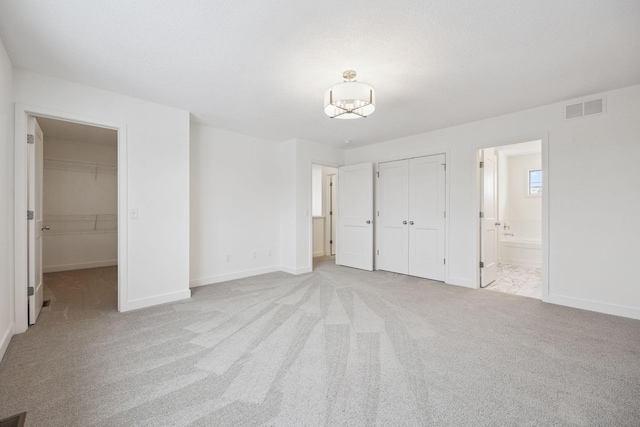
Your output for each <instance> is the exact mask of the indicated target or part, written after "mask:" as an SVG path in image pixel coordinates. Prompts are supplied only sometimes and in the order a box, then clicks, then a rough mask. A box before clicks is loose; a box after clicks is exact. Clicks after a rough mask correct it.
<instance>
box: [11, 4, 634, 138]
mask: <svg viewBox="0 0 640 427" xmlns="http://www.w3.org/2000/svg"><path fill="white" fill-rule="evenodd" d="M0 37H2V40H3V41H4V43H5V46H6V48H7V50H8V52H9V55H10V57H11V60H12V62H13V64H14V66H16V67H18V68H24V69H28V70H32V71H36V72H39V73H43V74H48V75H52V76H57V77H60V78H63V79H67V80H71V81H75V82H79V83H83V84H87V85H91V86H95V87H99V88H103V89H107V90H112V91H115V92H120V93H123V94H127V95H131V96H135V97H139V98H143V99H147V100H150V101H155V102H158V103H162V104H166V105H170V106H174V107H177V108H182V109H186V110H189V111H191V113H192V117H193V119H192V120H193V121H196V122H200V123H207V124H210V125H213V126H216V127H220V128H224V129H228V130H234V131H237V132H241V133H245V134H250V135H255V136H260V137H264V138H269V139H274V140H285V139H289V138H294V137H297V138H305V139H309V140H312V141H317V142H322V143H327V144H331V145H335V146H344V145H343V144H342V142H341V141H343V140H345V139H349V140H352V144H351V145H349V147H355V146H361V145H365V144H370V143H374V142H379V141H384V140H388V139H393V138H398V137H402V136H407V135H412V134H417V133H421V132H425V131H429V130H433V129H439V128H442V127H446V126H451V125H455V124H460V123H465V122H469V121H473V120H478V119H482V118H486V117H491V116H496V115H500V114H504V113H508V112H513V111H517V110H522V109H526V108H531V107H535V106H539V105H544V104H548V103H552V102H557V101H563V100H568V99H571V98H576V97H580V96H584V95H588V94H592V93H595V92H600V91H606V90H610V89H614V88H618V87H623V86H628V85H631V84H636V83H640V1H638V0H610V1H604V0H563V1H558V0H532V1H506V0H505V1H477V0H464V1H461V0H447V1H428V0H396V1H394V2H391V1H388V0H384V1H383V0H367V1H363V0H351V1H346V2H345V1H336V0H323V1H322V2H302V1H299V0H271V1H261V0H247V1H237V0H233V1H230V0H217V1H210V0H191V1H181V0H173V1H169V0H164V1H160V0H136V1H130V0H108V1H107V0H103V1H86V0H65V1H59V0H40V1H38V2H32V1H24V0H3V1H0ZM346 69H355V70H356V71H357V72H358V79H359V80H360V81H363V82H365V83H369V84H371V85H372V86H374V87H375V88H376V90H377V104H378V105H377V109H376V112H375V113H373V114H372V115H371V116H370V117H368V118H367V119H360V120H348V121H345V120H336V119H334V120H331V119H329V118H328V117H326V116H325V115H324V113H323V110H322V101H323V92H324V90H325V89H326V88H327V87H329V86H331V85H332V84H335V83H338V82H340V81H341V79H342V78H341V76H342V72H343V71H344V70H346Z"/></svg>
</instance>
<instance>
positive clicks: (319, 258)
mask: <svg viewBox="0 0 640 427" xmlns="http://www.w3.org/2000/svg"><path fill="white" fill-rule="evenodd" d="M337 173H338V169H337V168H334V167H331V166H324V165H318V164H313V165H311V213H312V215H311V216H312V220H311V221H312V224H311V229H312V234H311V249H312V255H313V268H314V269H315V268H316V267H317V266H318V265H321V264H326V263H331V264H335V255H336V244H337V242H336V229H337V224H336V215H335V212H336V210H335V207H336V200H337V199H336V189H337Z"/></svg>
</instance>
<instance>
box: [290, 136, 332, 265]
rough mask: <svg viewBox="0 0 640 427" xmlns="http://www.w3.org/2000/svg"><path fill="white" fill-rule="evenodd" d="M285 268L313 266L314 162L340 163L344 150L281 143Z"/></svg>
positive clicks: (303, 142)
mask: <svg viewBox="0 0 640 427" xmlns="http://www.w3.org/2000/svg"><path fill="white" fill-rule="evenodd" d="M280 159H281V173H280V177H281V183H282V185H281V187H282V194H281V233H282V234H281V236H282V254H281V255H282V258H281V268H282V270H283V271H286V272H289V273H292V274H300V273H306V272H309V271H311V269H312V265H311V263H312V253H311V239H312V220H311V165H312V164H313V163H315V164H322V165H327V166H341V165H342V164H343V161H344V151H343V150H339V149H336V148H332V147H329V146H326V145H322V144H317V143H314V142H311V141H306V140H303V139H294V140H290V141H286V142H283V143H282V144H280Z"/></svg>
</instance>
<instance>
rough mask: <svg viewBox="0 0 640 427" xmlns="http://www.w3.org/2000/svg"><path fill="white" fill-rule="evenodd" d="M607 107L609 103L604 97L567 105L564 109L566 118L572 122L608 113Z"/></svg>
mask: <svg viewBox="0 0 640 427" xmlns="http://www.w3.org/2000/svg"><path fill="white" fill-rule="evenodd" d="M606 107H607V103H606V99H605V98H604V97H602V98H596V99H590V100H588V101H585V102H579V103H577V104H571V105H567V106H566V107H565V109H564V118H565V119H567V120H570V119H577V118H578V117H586V116H593V115H594V114H602V113H606V110H607V108H606Z"/></svg>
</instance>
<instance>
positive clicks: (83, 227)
mask: <svg viewBox="0 0 640 427" xmlns="http://www.w3.org/2000/svg"><path fill="white" fill-rule="evenodd" d="M43 225H44V226H46V227H49V230H46V231H44V235H45V236H46V235H51V234H86V233H115V232H117V231H118V215H115V214H113V215H112V214H88V215H45V216H44V218H43Z"/></svg>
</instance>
